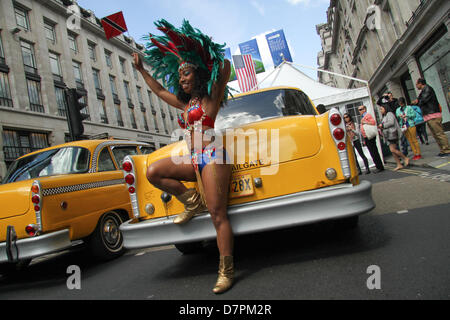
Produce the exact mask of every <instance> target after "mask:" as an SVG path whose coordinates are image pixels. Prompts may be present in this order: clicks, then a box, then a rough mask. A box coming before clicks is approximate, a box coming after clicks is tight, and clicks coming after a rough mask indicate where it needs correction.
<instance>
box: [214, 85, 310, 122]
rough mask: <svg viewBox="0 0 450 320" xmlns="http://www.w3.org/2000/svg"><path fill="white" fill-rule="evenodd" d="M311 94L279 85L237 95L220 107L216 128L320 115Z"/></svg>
mask: <svg viewBox="0 0 450 320" xmlns="http://www.w3.org/2000/svg"><path fill="white" fill-rule="evenodd" d="M316 114H317V113H316V110H315V109H314V107H313V106H312V104H311V102H310V100H309V98H308V96H307V95H306V94H304V93H303V92H302V91H299V90H295V89H276V90H269V91H263V92H258V93H254V94H249V95H245V96H242V97H236V98H233V99H231V100H229V101H228V103H226V104H225V105H224V107H223V108H221V109H220V111H219V113H218V115H217V118H216V126H215V127H216V129H218V130H222V129H227V128H236V127H238V126H241V125H244V124H247V123H251V122H255V121H260V120H265V119H268V118H274V117H283V116H294V115H316Z"/></svg>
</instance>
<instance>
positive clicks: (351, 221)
mask: <svg viewBox="0 0 450 320" xmlns="http://www.w3.org/2000/svg"><path fill="white" fill-rule="evenodd" d="M335 222H336V227H337V228H338V229H341V230H353V229H356V228H357V227H358V223H359V216H352V217H348V218H342V219H339V220H336V221H335Z"/></svg>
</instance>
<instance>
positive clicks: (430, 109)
mask: <svg viewBox="0 0 450 320" xmlns="http://www.w3.org/2000/svg"><path fill="white" fill-rule="evenodd" d="M416 88H417V89H419V90H420V94H419V97H418V98H417V100H415V101H413V102H412V104H415V105H418V106H419V107H420V109H421V110H422V115H423V119H424V120H425V122H426V123H427V124H428V128H429V129H430V131H431V133H432V135H433V138H434V140H436V143H437V144H438V146H439V148H440V152H439V154H438V156H439V157H444V156H448V155H449V154H450V147H449V145H448V139H447V136H446V135H445V132H444V128H443V127H442V111H441V109H440V105H439V102H438V99H437V97H436V93H435V92H434V89H433V88H432V87H431V86H429V85H428V84H427V82H426V81H425V79H423V78H419V79H418V80H417V82H416Z"/></svg>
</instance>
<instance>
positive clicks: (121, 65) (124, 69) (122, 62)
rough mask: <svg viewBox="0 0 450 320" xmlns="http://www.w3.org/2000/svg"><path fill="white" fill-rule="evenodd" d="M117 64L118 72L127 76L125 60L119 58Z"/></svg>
mask: <svg viewBox="0 0 450 320" xmlns="http://www.w3.org/2000/svg"><path fill="white" fill-rule="evenodd" d="M119 63H120V70H121V71H122V73H123V74H127V70H126V68H125V63H126V61H125V59H123V58H119Z"/></svg>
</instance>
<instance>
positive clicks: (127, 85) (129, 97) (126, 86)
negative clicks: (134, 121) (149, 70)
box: [123, 81, 134, 107]
mask: <svg viewBox="0 0 450 320" xmlns="http://www.w3.org/2000/svg"><path fill="white" fill-rule="evenodd" d="M123 87H124V89H125V96H126V97H127V101H128V106H129V107H133V106H134V104H133V101H132V100H131V95H130V84H129V83H128V82H127V81H124V82H123Z"/></svg>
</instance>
